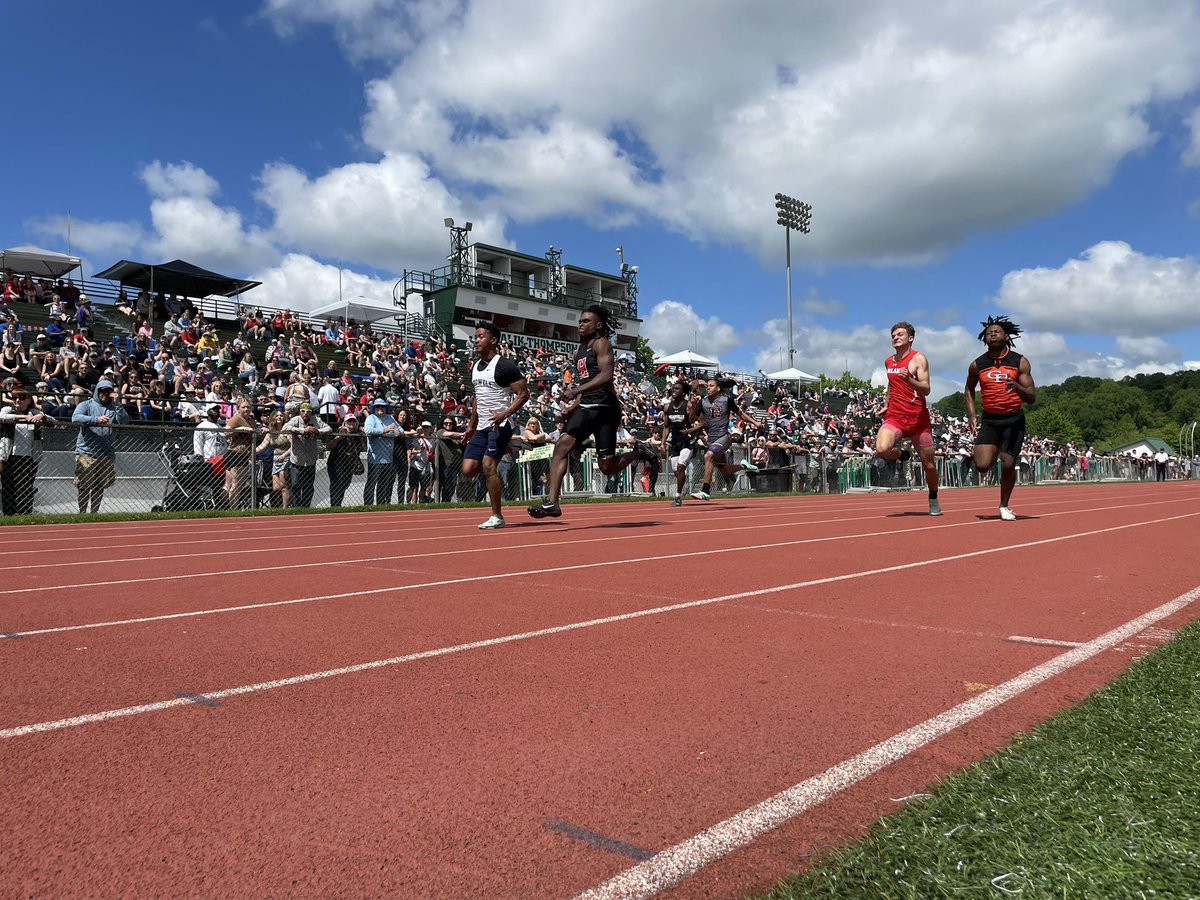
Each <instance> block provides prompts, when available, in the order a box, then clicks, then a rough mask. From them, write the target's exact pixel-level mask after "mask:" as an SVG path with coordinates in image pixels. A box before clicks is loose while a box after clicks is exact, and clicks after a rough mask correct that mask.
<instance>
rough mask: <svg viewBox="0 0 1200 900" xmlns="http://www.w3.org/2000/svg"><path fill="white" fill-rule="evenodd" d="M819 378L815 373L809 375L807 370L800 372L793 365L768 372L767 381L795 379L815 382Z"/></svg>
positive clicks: (804, 382)
mask: <svg viewBox="0 0 1200 900" xmlns="http://www.w3.org/2000/svg"><path fill="white" fill-rule="evenodd" d="M820 380H821V379H820V378H818V377H817V376H816V375H809V374H808V373H807V372H801V371H800V370H799V369H797V368H796V367H795V366H792V367H790V368H787V369H783V370H781V371H779V372H768V373H767V381H795V382H799V383H801V384H816V383H817V382H818V381H820Z"/></svg>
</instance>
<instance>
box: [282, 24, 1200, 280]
mask: <svg viewBox="0 0 1200 900" xmlns="http://www.w3.org/2000/svg"><path fill="white" fill-rule="evenodd" d="M266 13H267V15H268V16H269V17H270V18H271V20H272V21H273V22H275V23H276V25H277V27H279V28H280V29H281V30H283V31H286V30H288V29H295V28H298V27H301V26H303V25H311V24H312V23H320V24H322V25H326V26H328V27H331V28H333V29H334V31H335V33H336V34H337V36H338V38H339V40H341V41H342V43H343V46H345V47H346V48H347V52H348V53H349V54H350V55H352V56H355V57H361V56H374V57H376V58H378V59H380V60H382V61H384V62H385V63H386V64H391V65H392V69H391V71H390V73H389V74H388V75H387V76H386V77H382V78H378V79H375V80H373V81H372V82H371V83H370V84H369V86H368V88H367V102H368V110H367V114H366V117H365V122H364V132H363V136H364V139H365V141H366V142H367V144H368V145H370V146H372V147H374V148H375V149H376V150H378V151H379V152H380V154H381V155H383V156H384V157H385V158H386V157H388V156H389V155H391V154H398V153H412V154H416V155H418V156H419V157H420V158H421V159H424V160H428V161H429V163H430V166H431V177H433V178H436V179H440V180H442V181H444V183H445V184H447V185H449V186H451V187H450V188H449V189H450V190H451V191H452V192H453V193H456V194H460V195H462V196H468V195H469V194H471V195H476V196H487V197H491V198H494V199H495V201H496V203H497V204H498V206H497V209H498V211H499V212H500V213H502V214H504V215H506V216H507V217H509V218H510V219H512V220H519V221H527V220H530V219H537V218H540V217H550V216H570V217H575V218H578V219H580V220H583V221H586V222H589V223H592V224H601V225H604V224H611V223H618V222H621V223H623V222H627V221H631V220H632V219H635V218H640V219H648V220H655V221H658V222H663V223H666V224H668V225H669V226H670V227H672V228H674V229H676V230H678V231H680V232H682V233H684V234H686V235H688V236H690V237H692V238H695V239H697V240H717V241H722V242H730V243H737V244H741V245H743V246H745V247H747V248H749V249H751V250H752V251H753V252H756V253H759V254H763V255H765V254H767V253H771V252H774V248H775V246H776V244H777V241H778V234H777V226H776V225H775V222H774V219H775V217H774V209H773V196H774V194H775V192H776V191H780V190H782V191H784V192H785V193H789V194H792V195H794V196H798V197H801V198H802V199H805V200H807V201H809V202H811V203H812V204H813V205H814V207H815V212H814V223H813V231H812V234H811V235H809V236H807V237H806V238H805V239H804V240H803V241H798V242H797V247H796V248H795V252H796V253H797V255H798V256H803V257H806V258H813V259H822V260H863V259H870V260H875V261H904V262H912V261H920V260H924V259H928V258H930V257H931V256H933V255H936V254H939V253H941V252H943V251H945V250H946V249H948V248H949V247H951V246H953V245H954V244H955V243H957V242H959V241H961V240H963V239H964V238H965V237H967V236H968V235H970V234H972V233H974V232H977V231H980V230H984V229H994V228H998V227H1005V226H1008V225H1012V224H1016V223H1020V222H1024V221H1028V220H1031V219H1033V218H1036V217H1038V216H1041V215H1044V214H1046V213H1049V212H1053V211H1056V210H1058V209H1061V208H1063V207H1064V206H1065V205H1068V204H1070V203H1073V202H1075V201H1077V200H1078V199H1080V198H1081V197H1083V196H1085V195H1086V194H1087V193H1089V192H1090V191H1092V190H1094V189H1095V188H1096V187H1098V186H1100V185H1103V184H1105V183H1106V182H1107V181H1108V180H1109V179H1110V178H1111V176H1112V173H1113V171H1114V169H1115V167H1116V166H1117V165H1118V163H1119V162H1120V161H1121V160H1122V159H1123V158H1125V157H1126V156H1128V155H1129V154H1130V153H1132V152H1135V151H1138V150H1140V149H1143V148H1145V147H1147V146H1148V145H1150V144H1151V143H1153V142H1154V141H1155V140H1157V139H1158V135H1157V134H1156V133H1155V132H1154V130H1153V129H1152V127H1151V125H1150V115H1149V112H1150V110H1151V109H1152V108H1153V107H1155V105H1156V104H1162V105H1163V107H1164V108H1166V105H1167V104H1168V103H1169V102H1170V101H1174V100H1177V99H1179V98H1181V97H1185V96H1187V95H1188V94H1189V92H1191V91H1193V90H1195V88H1196V87H1197V85H1198V84H1200V10H1198V9H1197V8H1196V6H1195V4H1194V3H1190V2H1185V0H1167V2H1164V3H1162V4H1160V5H1158V6H1156V9H1155V14H1154V15H1152V16H1151V15H1136V14H1134V13H1133V12H1132V11H1131V9H1130V7H1129V5H1128V3H1126V2H1124V0H1095V2H1086V3H1085V2H1082V0H1078V2H1072V0H1061V2H1056V3H1052V4H1033V5H1030V4H1014V3H1007V2H1000V0H985V2H982V3H978V4H972V5H971V6H970V8H969V10H968V9H967V8H965V7H959V6H956V5H954V4H949V5H947V4H944V3H940V2H934V0H927V2H914V3H908V4H904V6H903V8H902V9H901V8H899V7H896V6H895V5H894V4H887V3H884V2H883V0H867V2H864V3H859V4H842V5H840V6H832V5H829V6H824V7H816V8H810V9H808V10H806V14H805V15H803V16H799V15H797V14H796V11H795V5H794V4H792V3H789V2H786V0H766V2H762V3H756V4H755V5H754V8H753V12H752V13H749V12H748V11H747V10H746V9H745V8H743V6H740V5H738V4H695V3H690V2H687V3H685V2H683V0H663V2H661V3H656V4H652V5H650V6H647V5H646V4H644V3H638V2H635V0H608V2H606V3H603V4H598V3H577V4H562V5H559V6H550V7H547V6H546V5H545V4H543V3H536V2H532V0H503V2H501V0H471V2H461V3H458V4H447V5H446V6H445V7H444V8H440V9H439V7H437V6H436V5H434V4H431V3H417V4H412V5H409V4H397V3H395V2H390V0H389V2H385V0H341V2H330V3H317V2H315V0H271V2H269V3H268V6H267V10H266ZM631 22H636V23H637V27H636V28H630V23H631ZM501 48H502V49H501ZM1097 72H1104V73H1105V77H1103V78H1097V77H1096V73H1097ZM376 165H386V163H378V164H376ZM468 192H469V194H468Z"/></svg>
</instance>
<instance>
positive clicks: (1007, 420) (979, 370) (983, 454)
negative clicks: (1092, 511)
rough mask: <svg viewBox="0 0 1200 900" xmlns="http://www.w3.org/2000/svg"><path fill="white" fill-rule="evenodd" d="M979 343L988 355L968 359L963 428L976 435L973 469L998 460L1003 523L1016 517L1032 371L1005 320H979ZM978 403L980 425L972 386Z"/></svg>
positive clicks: (1016, 330) (1033, 392)
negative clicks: (1015, 347)
mask: <svg viewBox="0 0 1200 900" xmlns="http://www.w3.org/2000/svg"><path fill="white" fill-rule="evenodd" d="M980 324H981V325H983V331H981V332H979V340H981V341H983V343H984V344H986V345H987V352H986V353H984V354H983V355H982V356H979V357H977V358H976V359H974V360H972V362H971V365H970V366H968V367H967V387H966V401H967V425H968V426H969V427H970V429H971V434H973V435H975V468H977V469H978V470H979V471H980V473H981V474H982V473H986V472H988V471H989V470H990V469H991V468H992V466H994V465H995V464H996V457H997V456H999V458H1000V518H1001V519H1003V520H1004V521H1005V522H1011V521H1013V520H1014V519H1016V517H1017V516H1016V514H1015V513H1014V512H1013V511H1012V509H1011V508H1010V507H1009V505H1008V504H1009V502H1010V501H1011V498H1012V492H1013V487H1014V486H1015V485H1016V483H1017V461H1018V460H1019V459H1020V457H1021V446H1022V445H1023V444H1024V443H1025V410H1024V408H1023V407H1022V404H1023V403H1033V402H1034V401H1035V400H1036V399H1037V388H1036V387H1035V386H1034V384H1033V369H1032V367H1031V366H1030V365H1029V360H1028V359H1026V358H1025V357H1024V356H1022V355H1021V354H1020V353H1017V352H1016V351H1015V350H1013V348H1012V347H1013V341H1014V340H1015V339H1016V338H1017V337H1019V336H1020V334H1021V326H1020V325H1017V324H1016V323H1015V322H1010V321H1009V319H1008V316H998V317H993V316H988V320H987V321H986V322H981V323H980ZM976 387H978V388H979V392H980V396H981V399H982V401H983V421H982V422H981V423H980V424H979V426H978V427H976V424H975V388H976Z"/></svg>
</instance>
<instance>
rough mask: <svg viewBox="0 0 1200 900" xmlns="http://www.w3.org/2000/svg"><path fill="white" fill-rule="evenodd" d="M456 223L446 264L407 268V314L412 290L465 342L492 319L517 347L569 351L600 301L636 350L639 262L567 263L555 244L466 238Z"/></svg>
mask: <svg viewBox="0 0 1200 900" xmlns="http://www.w3.org/2000/svg"><path fill="white" fill-rule="evenodd" d="M451 222H452V220H447V226H448V227H450V229H451V253H450V256H449V257H448V260H449V263H450V264H449V265H448V266H445V267H444V268H441V269H436V270H434V271H432V272H419V271H406V272H405V273H404V280H403V282H402V285H397V293H399V291H400V288H401V287H403V296H405V297H407V298H409V312H410V313H413V312H422V310H418V309H414V308H413V301H414V300H415V299H416V298H415V297H414V295H415V294H417V295H420V296H421V298H422V300H421V302H423V304H424V310H423V312H424V314H425V316H426V317H427V318H429V319H431V320H433V321H434V322H435V323H436V325H437V328H438V330H439V331H441V332H442V333H443V334H449V335H451V336H452V337H453V338H454V340H455V343H457V344H458V345H459V346H460V347H469V346H470V341H471V340H472V339H473V338H474V335H475V326H476V324H478V323H479V322H494V323H495V324H496V325H497V326H498V327H499V328H500V332H501V334H502V335H503V339H504V340H505V341H508V342H509V343H511V344H512V345H513V346H516V347H534V348H538V347H543V348H546V349H549V350H554V351H556V352H560V353H572V352H574V350H575V348H576V347H578V346H579V329H578V325H579V313H580V312H581V311H582V310H583V309H584V307H586V306H589V305H591V304H593V303H602V304H604V305H605V306H607V307H608V308H609V309H611V310H612V311H613V312H614V313H616V315H617V316H618V318H619V319H620V321H621V327H620V329H619V331H618V332H617V334H616V335H614V337H613V343H614V345H615V346H616V347H617V349H619V350H626V351H629V352H633V351H634V350H635V347H636V338H637V336H638V333H639V329H640V328H641V324H642V320H641V319H640V318H638V309H637V271H638V269H637V266H628V265H626V264H625V263H624V261H622V263H621V272H619V273H617V274H609V273H606V272H598V271H595V270H593V269H585V268H582V267H580V266H572V265H568V264H564V263H563V262H562V251H561V250H556V249H555V248H554V247H553V246H552V247H551V248H550V250H549V251H547V253H546V255H545V256H544V257H538V256H529V255H527V254H525V253H519V252H517V251H515V250H506V249H504V248H503V247H493V246H491V245H489V244H469V245H468V244H467V243H466V233H467V231H469V227H468V228H461V227H455V226H453V225H452V224H451Z"/></svg>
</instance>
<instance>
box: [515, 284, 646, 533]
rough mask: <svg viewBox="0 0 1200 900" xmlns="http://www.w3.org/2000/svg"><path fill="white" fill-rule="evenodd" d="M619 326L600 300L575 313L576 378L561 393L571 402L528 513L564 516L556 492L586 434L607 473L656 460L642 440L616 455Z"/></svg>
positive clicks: (603, 469)
mask: <svg viewBox="0 0 1200 900" xmlns="http://www.w3.org/2000/svg"><path fill="white" fill-rule="evenodd" d="M619 327H620V322H619V320H618V319H617V317H616V316H614V315H613V314H612V313H611V312H610V311H609V310H607V309H605V308H604V307H603V306H601V305H600V304H599V303H593V304H592V305H591V306H589V307H587V308H586V309H585V310H584V311H583V312H582V313H580V314H579V349H578V350H576V351H575V368H574V375H575V382H574V384H572V385H570V386H569V387H567V389H566V391H565V392H564V393H565V396H566V397H567V399H568V401H570V402H568V404H567V406H566V407H565V408H564V409H563V415H565V416H567V425H566V428H564V429H563V431H562V433H561V434H560V435H559V438H558V440H557V441H556V442H555V444H554V456H553V457H552V458H551V460H550V484H549V486H548V490H547V492H546V499H545V501H544V502H543V503H542V504H541V505H540V506H531V507H529V515H531V516H533V518H535V519H545V518H551V519H557V518H558V517H559V516H561V515H562V509H561V508H560V507H559V505H558V495H559V491H560V490H561V489H562V483H563V478H564V477H566V474H567V467H568V463H569V461H570V456H571V451H572V450H574V449H575V447H576V445H578V444H580V443H582V442H583V441H586V440H587V439H588V438H589V437H593V436H594V437H595V439H596V465H597V466H598V467H599V469H600V471H601V472H603V473H604V474H605V475H616V474H617V473H618V472H620V471H621V470H622V469H624V468H626V467H627V466H631V465H633V464H634V463H635V462H637V461H638V460H639V459H642V460H646V461H651V460H655V461H657V459H658V454H657V453H655V452H654V451H653V450H652V449H651V448H650V447H649V446H648V445H647V444H644V443H643V442H641V441H638V442H637V443H635V444H634V449H633V450H631V451H629V452H628V453H622V454H620V455H617V429H618V428H619V427H620V425H621V402H620V401H619V400H618V399H617V392H616V389H615V387H614V386H613V369H614V358H613V348H612V335H613V332H615V331H616V330H617V329H618V328H619Z"/></svg>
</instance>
